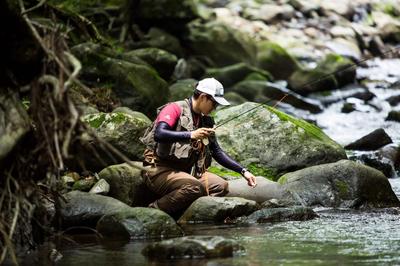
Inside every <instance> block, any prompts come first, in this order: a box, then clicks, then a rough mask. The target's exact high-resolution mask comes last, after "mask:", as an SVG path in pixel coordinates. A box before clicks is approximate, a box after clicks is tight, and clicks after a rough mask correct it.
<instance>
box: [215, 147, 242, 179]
mask: <svg viewBox="0 0 400 266" xmlns="http://www.w3.org/2000/svg"><path fill="white" fill-rule="evenodd" d="M210 149H211V155H212V157H213V158H214V159H215V160H216V161H217V162H218V163H219V164H220V165H222V166H224V167H226V168H228V169H231V170H232V171H235V172H237V173H240V172H241V171H242V169H243V166H241V165H240V164H239V163H238V162H236V161H235V160H233V159H232V158H231V157H229V156H228V155H227V154H226V153H225V152H224V151H223V150H222V148H221V147H220V146H219V144H218V142H217V139H214V140H213V141H211V142H210Z"/></svg>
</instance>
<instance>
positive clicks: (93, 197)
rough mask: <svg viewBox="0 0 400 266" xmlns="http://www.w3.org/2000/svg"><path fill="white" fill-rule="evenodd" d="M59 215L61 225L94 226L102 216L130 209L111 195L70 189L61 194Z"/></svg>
mask: <svg viewBox="0 0 400 266" xmlns="http://www.w3.org/2000/svg"><path fill="white" fill-rule="evenodd" d="M63 197H64V199H65V201H64V200H61V201H60V203H61V207H60V216H61V223H62V226H63V227H70V226H89V227H93V228H94V227H95V226H96V223H97V221H98V220H99V219H100V218H101V217H102V216H103V215H108V214H113V213H116V212H119V211H121V210H125V209H130V207H129V206H128V205H126V204H125V203H123V202H121V201H119V200H116V199H114V198H111V197H107V196H102V195H97V194H93V193H87V192H81V191H71V192H68V193H67V194H64V195H63Z"/></svg>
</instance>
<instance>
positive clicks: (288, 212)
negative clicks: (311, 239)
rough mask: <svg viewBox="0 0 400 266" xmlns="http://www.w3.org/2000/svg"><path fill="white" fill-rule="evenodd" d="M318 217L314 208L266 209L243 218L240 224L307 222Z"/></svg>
mask: <svg viewBox="0 0 400 266" xmlns="http://www.w3.org/2000/svg"><path fill="white" fill-rule="evenodd" d="M316 217H318V214H316V213H315V212H314V211H313V209H312V208H309V207H301V206H295V207H291V208H264V209H261V210H258V211H255V212H253V213H252V214H250V215H249V216H247V217H242V218H240V219H239V220H238V221H239V222H240V223H249V224H253V223H269V222H286V221H306V220H311V219H314V218H316Z"/></svg>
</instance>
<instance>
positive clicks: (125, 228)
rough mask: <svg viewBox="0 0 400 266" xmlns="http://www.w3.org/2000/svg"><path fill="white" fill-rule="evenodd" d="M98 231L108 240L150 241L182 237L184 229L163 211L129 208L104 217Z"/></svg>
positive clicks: (98, 225)
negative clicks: (132, 239) (149, 239)
mask: <svg viewBox="0 0 400 266" xmlns="http://www.w3.org/2000/svg"><path fill="white" fill-rule="evenodd" d="M96 229H97V231H98V232H99V233H101V234H102V235H103V236H105V237H107V238H117V239H130V238H134V239H148V238H167V237H176V236H182V235H183V231H182V229H181V228H180V227H179V226H178V225H177V224H176V222H175V220H174V219H173V218H172V217H170V216H169V215H168V214H166V213H165V212H163V211H160V210H157V209H152V208H141V207H136V208H129V209H124V210H121V211H119V212H116V213H114V214H108V215H104V216H103V217H102V218H101V219H100V220H99V221H98V223H97V226H96Z"/></svg>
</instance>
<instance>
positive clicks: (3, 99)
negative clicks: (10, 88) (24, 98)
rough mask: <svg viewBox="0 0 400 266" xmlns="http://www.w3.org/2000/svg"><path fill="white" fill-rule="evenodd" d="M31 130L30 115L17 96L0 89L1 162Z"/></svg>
mask: <svg viewBox="0 0 400 266" xmlns="http://www.w3.org/2000/svg"><path fill="white" fill-rule="evenodd" d="M30 129H31V128H30V122H29V117H28V113H27V112H26V110H25V109H24V107H23V105H22V102H21V101H20V100H19V99H18V97H17V94H16V93H12V92H7V91H6V90H5V89H1V88H0V162H1V161H2V160H3V159H5V158H6V157H7V156H8V155H9V154H10V152H11V151H12V150H13V149H14V147H15V146H16V145H18V143H19V142H20V141H21V139H22V138H23V137H24V136H25V135H26V134H27V133H28V132H29V131H30Z"/></svg>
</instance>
